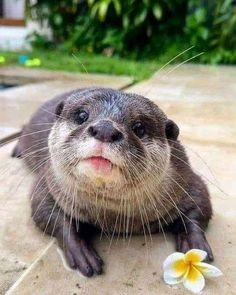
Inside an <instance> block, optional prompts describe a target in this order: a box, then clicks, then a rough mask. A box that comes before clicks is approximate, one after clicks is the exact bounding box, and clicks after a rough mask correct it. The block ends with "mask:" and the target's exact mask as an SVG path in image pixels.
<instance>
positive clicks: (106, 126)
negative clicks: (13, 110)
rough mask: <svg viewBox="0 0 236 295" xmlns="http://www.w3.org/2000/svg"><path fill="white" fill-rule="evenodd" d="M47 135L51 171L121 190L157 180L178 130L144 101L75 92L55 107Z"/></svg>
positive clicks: (129, 96)
mask: <svg viewBox="0 0 236 295" xmlns="http://www.w3.org/2000/svg"><path fill="white" fill-rule="evenodd" d="M56 115H57V119H56V122H55V124H54V126H53V128H52V130H51V133H50V136H49V150H50V153H51V159H52V164H53V167H54V170H55V172H56V173H57V174H59V175H60V177H63V176H67V177H70V176H71V177H74V178H76V179H78V181H85V182H86V183H87V182H89V183H91V184H93V185H98V186H99V185H101V184H102V185H103V186H104V184H105V185H107V186H113V185H115V186H116V187H122V186H124V185H125V184H129V185H131V184H135V183H136V184H137V183H140V182H141V181H142V180H143V179H146V178H148V177H153V175H155V178H156V180H157V181H158V179H159V178H161V177H162V175H163V173H164V172H165V170H166V167H167V165H168V163H169V157H170V152H169V144H168V140H167V139H168V138H169V139H176V138H177V135H178V129H177V126H176V125H175V124H174V123H173V122H172V121H169V120H167V118H166V116H165V115H164V113H163V112H162V111H161V110H160V109H159V108H158V107H157V106H156V105H155V104H154V103H152V102H151V101H149V100H148V99H146V98H144V97H142V96H138V95H134V94H126V93H123V92H120V91H116V90H112V89H86V90H78V91H76V92H75V93H74V94H73V95H71V96H69V97H68V98H67V99H66V100H64V101H63V102H62V103H60V104H59V105H58V106H57V109H56Z"/></svg>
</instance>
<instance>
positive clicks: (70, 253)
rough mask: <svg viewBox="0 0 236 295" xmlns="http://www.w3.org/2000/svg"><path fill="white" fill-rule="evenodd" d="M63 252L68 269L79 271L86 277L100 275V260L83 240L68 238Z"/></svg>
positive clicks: (101, 262) (101, 263)
mask: <svg viewBox="0 0 236 295" xmlns="http://www.w3.org/2000/svg"><path fill="white" fill-rule="evenodd" d="M63 251H64V254H65V257H66V260H67V262H68V264H69V266H70V268H72V269H77V270H79V271H80V272H81V273H82V274H83V275H85V276H86V277H91V276H92V275H93V274H101V273H102V265H103V261H102V259H101V258H100V257H99V255H98V254H97V252H96V251H95V250H94V249H93V248H92V247H91V246H90V245H88V244H87V243H86V242H85V241H84V240H81V239H76V238H74V237H70V238H68V240H67V241H66V242H65V243H64V247H63Z"/></svg>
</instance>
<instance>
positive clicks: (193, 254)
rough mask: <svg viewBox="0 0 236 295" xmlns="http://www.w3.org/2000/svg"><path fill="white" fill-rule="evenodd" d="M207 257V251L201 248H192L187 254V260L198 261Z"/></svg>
mask: <svg viewBox="0 0 236 295" xmlns="http://www.w3.org/2000/svg"><path fill="white" fill-rule="evenodd" d="M206 257H207V252H206V251H203V250H200V249H191V250H189V251H188V252H187V253H186V254H185V261H186V262H193V263H198V262H201V261H202V260H204V259H205V258H206Z"/></svg>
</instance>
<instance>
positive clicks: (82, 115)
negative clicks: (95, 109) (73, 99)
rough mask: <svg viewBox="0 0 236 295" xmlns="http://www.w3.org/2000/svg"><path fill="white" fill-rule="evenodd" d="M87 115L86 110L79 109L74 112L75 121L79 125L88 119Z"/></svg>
mask: <svg viewBox="0 0 236 295" xmlns="http://www.w3.org/2000/svg"><path fill="white" fill-rule="evenodd" d="M88 117H89V115H88V113H87V112H85V111H82V110H80V111H78V112H76V114H75V122H76V123H78V124H80V125H81V124H83V123H84V122H85V121H87V120H88Z"/></svg>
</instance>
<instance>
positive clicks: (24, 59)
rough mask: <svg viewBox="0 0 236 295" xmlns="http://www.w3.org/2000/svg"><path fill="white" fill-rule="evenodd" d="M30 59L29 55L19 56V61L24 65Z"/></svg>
mask: <svg viewBox="0 0 236 295" xmlns="http://www.w3.org/2000/svg"><path fill="white" fill-rule="evenodd" d="M28 59H29V57H28V56H27V55H20V56H19V58H18V62H19V64H21V65H24V64H25V62H26V61H27V60H28Z"/></svg>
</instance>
